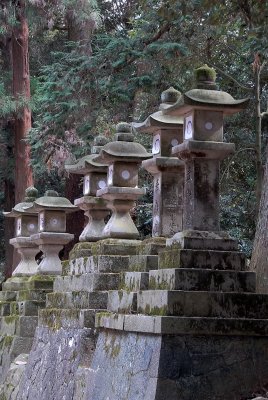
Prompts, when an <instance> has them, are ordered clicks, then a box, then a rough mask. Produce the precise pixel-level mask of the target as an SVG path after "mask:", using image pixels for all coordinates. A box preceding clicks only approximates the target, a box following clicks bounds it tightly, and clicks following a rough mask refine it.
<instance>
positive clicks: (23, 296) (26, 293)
mask: <svg viewBox="0 0 268 400" xmlns="http://www.w3.org/2000/svg"><path fill="white" fill-rule="evenodd" d="M52 291H53V289H52V288H51V289H39V290H20V291H18V292H16V299H15V300H16V301H26V300H31V301H45V300H46V295H47V294H48V293H51V292H52Z"/></svg>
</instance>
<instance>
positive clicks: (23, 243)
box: [9, 237, 39, 276]
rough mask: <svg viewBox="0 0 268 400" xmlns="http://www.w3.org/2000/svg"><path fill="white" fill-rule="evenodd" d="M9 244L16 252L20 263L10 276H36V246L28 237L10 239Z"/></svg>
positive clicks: (37, 249)
mask: <svg viewBox="0 0 268 400" xmlns="http://www.w3.org/2000/svg"><path fill="white" fill-rule="evenodd" d="M9 243H10V244H11V245H12V246H14V247H15V249H17V250H18V253H19V254H20V256H21V261H20V262H19V264H18V265H17V267H16V269H15V270H14V271H13V273H12V276H31V275H36V274H38V264H37V262H36V261H35V256H36V255H37V253H38V252H39V248H38V246H37V245H36V244H35V243H33V242H32V240H31V238H29V237H17V238H13V239H10V241H9Z"/></svg>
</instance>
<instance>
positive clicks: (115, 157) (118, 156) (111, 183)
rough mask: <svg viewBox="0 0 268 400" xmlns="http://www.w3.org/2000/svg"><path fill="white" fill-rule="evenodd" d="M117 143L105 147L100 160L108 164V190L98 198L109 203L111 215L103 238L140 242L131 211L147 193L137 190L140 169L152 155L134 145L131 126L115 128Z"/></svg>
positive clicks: (99, 194)
mask: <svg viewBox="0 0 268 400" xmlns="http://www.w3.org/2000/svg"><path fill="white" fill-rule="evenodd" d="M116 132H117V133H116V141H114V142H110V143H108V144H106V145H105V146H103V148H102V149H101V152H100V160H102V162H104V163H107V164H108V165H109V168H108V178H107V187H105V188H103V189H100V190H98V191H97V196H100V197H102V198H104V199H106V200H108V202H109V204H108V206H109V208H111V209H112V216H111V218H110V220H109V222H108V223H107V224H106V226H105V228H104V230H103V235H104V237H106V238H116V239H137V238H138V237H139V232H138V230H137V228H136V226H135V224H134V222H133V220H132V218H131V216H130V213H129V211H130V210H131V208H133V207H134V204H135V201H136V200H137V199H138V198H139V197H140V196H142V195H143V194H145V189H140V188H138V169H139V165H140V164H141V162H142V161H143V160H145V159H147V158H149V157H151V154H149V153H147V151H146V149H145V148H144V147H143V146H142V145H141V144H139V143H135V142H134V136H133V134H132V133H131V126H130V125H129V124H127V123H119V124H118V125H117V127H116Z"/></svg>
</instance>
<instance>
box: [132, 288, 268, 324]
mask: <svg viewBox="0 0 268 400" xmlns="http://www.w3.org/2000/svg"><path fill="white" fill-rule="evenodd" d="M137 305H138V312H139V313H142V314H147V315H148V314H149V315H177V316H186V317H217V318H256V319H265V318H268V295H257V294H253V293H221V292H195V291H188V292H187V291H186V292H185V291H180V290H173V291H167V290H148V291H143V292H139V293H138V298H137Z"/></svg>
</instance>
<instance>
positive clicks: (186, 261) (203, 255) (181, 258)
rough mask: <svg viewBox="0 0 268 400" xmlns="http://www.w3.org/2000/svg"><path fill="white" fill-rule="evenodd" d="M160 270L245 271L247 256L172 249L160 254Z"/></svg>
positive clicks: (233, 252) (212, 251)
mask: <svg viewBox="0 0 268 400" xmlns="http://www.w3.org/2000/svg"><path fill="white" fill-rule="evenodd" d="M159 268H161V269H165V268H205V269H221V270H225V269H228V270H236V271H244V270H245V269H246V263H245V256H244V254H243V253H240V252H238V251H217V250H203V249H200V250H193V249H178V248H177V249H172V250H166V251H163V252H161V253H160V254H159Z"/></svg>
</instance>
